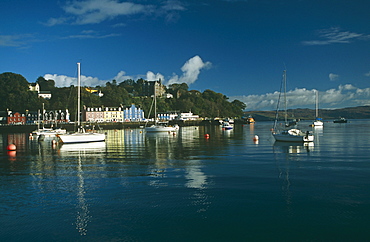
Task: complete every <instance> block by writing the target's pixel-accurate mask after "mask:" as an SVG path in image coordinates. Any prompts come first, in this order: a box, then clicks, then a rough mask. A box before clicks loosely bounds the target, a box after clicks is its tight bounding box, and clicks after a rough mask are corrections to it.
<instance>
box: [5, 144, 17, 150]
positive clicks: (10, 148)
mask: <svg viewBox="0 0 370 242" xmlns="http://www.w3.org/2000/svg"><path fill="white" fill-rule="evenodd" d="M6 148H7V150H16V149H17V147H16V146H15V144H10V145H8V147H6Z"/></svg>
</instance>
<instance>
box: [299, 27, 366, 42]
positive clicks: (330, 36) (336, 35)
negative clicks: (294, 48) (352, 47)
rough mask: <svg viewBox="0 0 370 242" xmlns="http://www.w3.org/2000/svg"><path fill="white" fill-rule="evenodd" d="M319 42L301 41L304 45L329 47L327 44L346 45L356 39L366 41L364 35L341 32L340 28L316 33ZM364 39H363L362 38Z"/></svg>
mask: <svg viewBox="0 0 370 242" xmlns="http://www.w3.org/2000/svg"><path fill="white" fill-rule="evenodd" d="M318 35H319V40H309V41H302V44H304V45H329V44H335V43H340V44H343V43H344V44H346V43H350V42H351V41H353V40H357V39H365V40H366V39H368V38H367V37H368V36H365V35H364V34H358V33H353V32H349V31H341V29H340V28H329V29H322V30H319V31H318ZM364 37H365V38H364Z"/></svg>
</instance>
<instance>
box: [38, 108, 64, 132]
mask: <svg viewBox="0 0 370 242" xmlns="http://www.w3.org/2000/svg"><path fill="white" fill-rule="evenodd" d="M44 114H45V109H44V103H43V104H42V116H43V117H44ZM37 116H38V122H37V129H36V130H34V131H32V135H34V136H37V137H39V138H49V137H51V138H54V137H56V135H58V134H65V133H67V130H66V129H62V128H45V127H44V124H43V125H42V128H40V123H41V120H40V110H39V111H38V113H37ZM55 123H56V122H55Z"/></svg>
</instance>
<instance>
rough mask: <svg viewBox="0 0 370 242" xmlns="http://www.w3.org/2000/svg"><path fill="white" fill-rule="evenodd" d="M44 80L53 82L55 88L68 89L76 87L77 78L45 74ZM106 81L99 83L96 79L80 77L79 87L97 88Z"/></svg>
mask: <svg viewBox="0 0 370 242" xmlns="http://www.w3.org/2000/svg"><path fill="white" fill-rule="evenodd" d="M44 78H45V80H54V81H55V86H56V87H69V86H71V85H74V86H77V77H69V76H65V75H57V74H46V75H44ZM106 82H107V81H100V80H99V79H98V78H96V77H91V76H84V75H81V86H91V87H93V86H99V85H102V84H105V83H106Z"/></svg>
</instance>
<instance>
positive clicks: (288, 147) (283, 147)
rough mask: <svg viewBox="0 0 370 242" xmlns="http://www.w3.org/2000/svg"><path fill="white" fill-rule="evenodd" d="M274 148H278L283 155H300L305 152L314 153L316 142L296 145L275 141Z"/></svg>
mask: <svg viewBox="0 0 370 242" xmlns="http://www.w3.org/2000/svg"><path fill="white" fill-rule="evenodd" d="M274 147H275V148H278V149H279V150H280V151H282V152H283V153H288V154H299V153H303V152H311V151H313V150H314V147H315V143H314V142H305V143H297V142H296V143H294V142H281V141H275V143H274Z"/></svg>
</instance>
